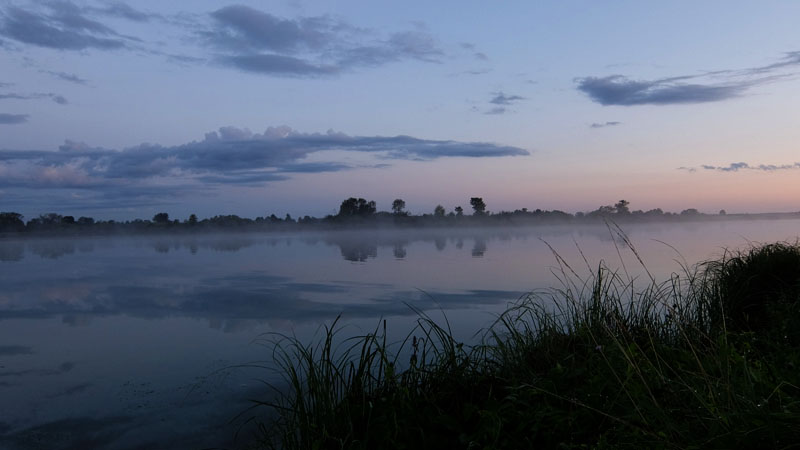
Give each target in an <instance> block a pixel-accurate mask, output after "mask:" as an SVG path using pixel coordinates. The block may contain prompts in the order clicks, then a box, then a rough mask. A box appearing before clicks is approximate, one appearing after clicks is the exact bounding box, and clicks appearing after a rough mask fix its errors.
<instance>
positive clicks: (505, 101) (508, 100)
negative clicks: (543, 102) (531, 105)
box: [489, 92, 525, 105]
mask: <svg viewBox="0 0 800 450" xmlns="http://www.w3.org/2000/svg"><path fill="white" fill-rule="evenodd" d="M520 100H525V97H522V96H521V95H506V94H505V93H503V92H493V93H492V99H491V100H489V103H491V104H494V105H511V104H514V103H516V102H518V101H520Z"/></svg>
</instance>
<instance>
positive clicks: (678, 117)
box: [0, 0, 800, 220]
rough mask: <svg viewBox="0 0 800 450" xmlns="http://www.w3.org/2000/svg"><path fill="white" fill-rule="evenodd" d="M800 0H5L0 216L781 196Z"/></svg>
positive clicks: (578, 204)
mask: <svg viewBox="0 0 800 450" xmlns="http://www.w3.org/2000/svg"><path fill="white" fill-rule="evenodd" d="M797 17H800V2H786V1H762V2H750V1H731V0H727V1H703V2H696V1H673V2H641V1H608V2H597V1H590V0H586V1H540V2H538V1H537V2H530V1H518V2H516V1H509V2H501V3H497V2H495V3H487V2H475V1H465V0H461V1H437V2H429V1H425V2H422V1H416V0H406V1H404V2H374V1H366V0H365V1H337V2H329V1H326V2H312V1H304V0H283V1H280V0H279V1H270V2H264V1H241V2H238V3H230V2H226V1H210V0H192V1H177V0H175V1H170V2H164V1H150V0H140V1H132V0H131V1H127V2H121V1H80V0H72V1H36V2H24V1H8V0H0V211H15V212H19V213H22V214H24V215H25V216H26V218H32V217H36V216H38V215H39V214H43V213H48V212H56V213H60V214H64V215H73V216H75V217H78V216H91V217H95V218H98V219H116V220H126V219H133V218H150V217H152V216H153V214H155V213H157V212H167V213H169V214H170V217H172V218H179V219H184V218H186V217H188V215H189V214H192V213H194V214H197V215H198V217H201V218H203V217H209V216H213V215H217V214H237V215H240V216H244V217H257V216H265V215H269V214H276V215H278V216H283V215H285V214H287V213H289V214H291V215H292V216H294V217H297V216H304V215H312V216H323V215H326V214H334V213H336V212H337V210H338V206H339V204H340V203H341V201H342V200H343V199H345V198H348V197H364V198H367V199H369V200H375V201H376V202H377V206H378V209H379V210H389V209H390V207H391V202H392V200H394V199H395V198H402V199H404V200H405V202H406V205H407V208H408V210H409V211H410V212H412V213H415V214H420V213H431V212H432V211H433V209H434V208H435V206H436V205H438V204H441V205H443V206H445V208H446V209H447V210H448V211H451V210H452V209H453V208H455V207H456V206H459V205H460V206H463V207H465V209H469V198H470V197H482V198H483V199H484V201H485V202H486V204H487V209H488V210H489V211H493V212H499V211H503V210H514V209H518V208H528V209H536V208H541V209H548V210H551V209H559V210H563V211H568V212H577V211H590V210H594V209H597V208H598V207H599V206H601V205H608V204H613V203H615V202H616V201H618V200H620V199H626V200H628V201H629V202H630V207H631V209H632V210H636V209H642V210H648V209H652V208H662V209H663V210H665V211H675V212H679V211H681V210H683V209H687V208H697V209H699V210H700V211H703V212H708V213H716V212H717V211H719V210H720V209H725V210H726V211H727V212H728V213H731V212H772V211H799V210H800V180H798V175H800V156H798V152H797V143H798V142H800V127H799V126H797V125H798V124H797V120H798V118H800V111H799V110H798V109H800V102H799V101H798V100H800V80H798V78H799V76H800V31H798V28H797V24H796V18H797Z"/></svg>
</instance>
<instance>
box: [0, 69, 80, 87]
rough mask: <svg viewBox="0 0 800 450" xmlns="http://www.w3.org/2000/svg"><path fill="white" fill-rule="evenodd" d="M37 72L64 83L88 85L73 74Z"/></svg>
mask: <svg viewBox="0 0 800 450" xmlns="http://www.w3.org/2000/svg"><path fill="white" fill-rule="evenodd" d="M39 72H41V73H46V74H48V75H52V76H53V77H55V78H58V79H61V80H64V81H69V82H70V83H75V84H80V85H84V86H85V85H87V84H89V81H88V80H86V79H84V78H81V77H79V76H77V75H75V74H73V73H67V72H56V71H53V70H40V71H39ZM0 87H2V86H0Z"/></svg>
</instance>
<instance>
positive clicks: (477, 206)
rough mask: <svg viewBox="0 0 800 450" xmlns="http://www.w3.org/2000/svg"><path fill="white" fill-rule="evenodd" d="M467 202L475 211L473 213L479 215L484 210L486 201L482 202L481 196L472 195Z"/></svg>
mask: <svg viewBox="0 0 800 450" xmlns="http://www.w3.org/2000/svg"><path fill="white" fill-rule="evenodd" d="M469 204H470V205H472V209H473V210H474V211H475V213H474V215H476V216H480V215H482V214H483V213H484V212H486V203H484V202H483V198H481V197H472V198H471V199H469Z"/></svg>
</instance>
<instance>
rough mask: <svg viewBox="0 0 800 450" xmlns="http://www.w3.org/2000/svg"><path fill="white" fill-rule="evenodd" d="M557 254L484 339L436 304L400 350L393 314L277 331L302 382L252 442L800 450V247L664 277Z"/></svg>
mask: <svg viewBox="0 0 800 450" xmlns="http://www.w3.org/2000/svg"><path fill="white" fill-rule="evenodd" d="M621 236H622V235H621ZM623 237H624V236H623ZM628 247H629V249H630V250H631V251H633V252H634V254H636V250H635V248H634V247H633V245H630V244H629V243H628ZM556 259H557V261H558V262H559V265H560V270H559V271H558V272H557V276H558V278H559V280H560V285H561V287H560V288H558V289H553V290H550V291H547V292H539V293H534V294H531V295H529V296H527V297H525V298H523V299H521V300H520V301H519V302H517V303H516V304H514V305H513V306H511V307H510V308H509V309H508V310H507V311H506V312H504V313H503V314H502V315H500V316H499V317H498V319H497V321H496V322H495V323H494V324H493V325H492V326H491V327H489V328H488V329H487V330H485V332H484V334H483V337H482V339H481V340H480V343H479V344H477V345H473V346H467V345H464V344H462V343H459V342H456V341H455V340H454V339H453V337H452V333H450V331H449V325H448V324H447V323H446V321H445V323H444V324H443V325H440V324H437V323H436V322H435V321H433V320H431V319H430V318H429V317H428V316H426V315H425V314H424V313H423V312H422V311H418V314H419V320H418V325H417V327H416V328H415V329H414V330H413V331H412V332H411V333H410V334H409V336H408V337H407V338H406V339H405V340H404V341H403V342H400V343H396V344H391V343H387V342H386V322H385V321H384V322H382V324H381V325H380V326H378V327H377V328H376V329H375V330H374V331H373V332H371V333H368V334H366V335H363V336H359V337H355V338H348V339H339V336H338V334H339V333H340V330H341V327H339V326H338V325H337V323H336V322H335V323H334V324H333V325H332V326H331V327H329V328H327V329H326V330H325V331H326V333H325V338H324V339H323V340H322V341H320V342H317V343H315V344H312V345H307V344H304V343H301V342H298V341H297V340H293V339H288V338H281V339H278V341H277V342H275V346H274V347H273V348H274V357H275V360H276V362H277V363H278V365H279V366H280V368H281V371H282V373H283V374H284V376H285V379H286V382H287V384H288V385H289V389H288V390H287V389H283V388H281V389H279V390H278V391H277V392H278V396H277V398H276V400H274V401H270V402H263V403H261V404H265V405H269V406H271V407H272V408H274V409H275V411H276V412H277V418H276V419H275V420H274V421H270V422H265V423H263V424H262V425H261V426H260V433H259V435H258V437H257V439H256V441H255V442H254V443H253V446H254V447H256V448H284V449H345V448H347V449H375V448H398V449H400V448H415V449H423V448H465V449H490V448H513V449H516V448H534V447H536V448H564V449H571V448H636V449H639V448H676V449H684V448H776V449H782V448H797V447H800V375H798V368H800V326H798V324H800V302H798V297H799V295H800V294H799V293H800V247H799V246H798V245H797V244H786V243H776V244H769V245H763V246H757V247H752V248H749V249H747V250H744V251H738V252H726V253H725V254H724V255H723V256H722V257H721V258H720V259H719V260H715V261H710V262H706V263H703V264H700V265H697V266H695V267H692V268H689V267H688V266H686V265H684V266H683V270H682V273H681V274H674V275H673V276H672V277H670V279H668V280H666V281H663V282H657V281H656V280H655V279H653V278H652V277H651V276H649V275H648V277H649V280H648V281H642V280H635V279H632V278H631V277H630V276H628V275H626V274H625V272H624V271H623V272H619V271H614V270H610V269H609V268H608V267H606V266H604V265H599V266H597V268H596V269H594V270H592V271H591V273H592V275H591V276H589V277H588V278H585V279H581V278H580V277H578V275H577V274H576V273H575V271H574V270H573V268H572V267H570V266H569V265H568V264H567V263H566V262H565V261H564V260H562V259H561V258H560V257H558V255H556ZM587 264H588V263H587ZM401 355H402V356H401Z"/></svg>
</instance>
